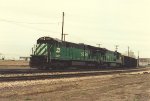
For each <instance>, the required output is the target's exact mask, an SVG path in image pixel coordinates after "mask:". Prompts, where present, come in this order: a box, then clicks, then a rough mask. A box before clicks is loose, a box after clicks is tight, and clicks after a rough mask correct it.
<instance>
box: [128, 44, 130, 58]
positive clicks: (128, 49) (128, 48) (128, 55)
mask: <svg viewBox="0 0 150 101" xmlns="http://www.w3.org/2000/svg"><path fill="white" fill-rule="evenodd" d="M129 48H130V47H129V46H128V56H129Z"/></svg>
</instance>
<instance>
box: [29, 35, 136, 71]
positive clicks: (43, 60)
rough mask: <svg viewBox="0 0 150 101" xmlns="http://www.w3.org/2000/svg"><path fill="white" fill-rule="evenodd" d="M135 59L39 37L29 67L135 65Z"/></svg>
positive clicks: (66, 67)
mask: <svg viewBox="0 0 150 101" xmlns="http://www.w3.org/2000/svg"><path fill="white" fill-rule="evenodd" d="M136 66H137V59H135V58H132V57H128V56H124V55H122V54H121V53H119V52H117V51H110V50H107V49H105V48H99V47H94V46H91V45H86V44H77V43H71V42H66V41H61V40H59V39H55V38H51V37H41V38H39V39H38V40H37V44H36V46H35V47H34V48H33V49H32V55H31V58H30V67H32V68H38V69H49V68H51V69H68V68H72V67H73V68H106V67H111V68H115V67H130V68H131V67H136Z"/></svg>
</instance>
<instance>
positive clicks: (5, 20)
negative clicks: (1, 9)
mask: <svg viewBox="0 0 150 101" xmlns="http://www.w3.org/2000/svg"><path fill="white" fill-rule="evenodd" d="M0 21H3V22H9V23H23V24H59V23H61V22H23V21H14V20H7V19H3V18H0Z"/></svg>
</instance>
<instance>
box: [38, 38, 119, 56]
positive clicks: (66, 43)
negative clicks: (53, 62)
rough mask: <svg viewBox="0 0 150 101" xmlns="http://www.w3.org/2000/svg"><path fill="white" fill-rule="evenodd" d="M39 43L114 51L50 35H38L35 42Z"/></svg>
mask: <svg viewBox="0 0 150 101" xmlns="http://www.w3.org/2000/svg"><path fill="white" fill-rule="evenodd" d="M39 43H56V44H64V45H66V47H67V46H74V47H80V48H81V47H82V48H83V47H87V48H89V49H91V50H95V51H103V52H106V51H109V52H114V51H111V50H108V49H106V48H100V47H95V46H91V45H87V44H84V43H78V44H77V43H72V42H67V41H62V40H59V39H57V38H51V37H47V36H45V37H40V38H39V39H38V40H37V44H39ZM117 53H118V52H117Z"/></svg>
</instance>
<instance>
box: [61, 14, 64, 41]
mask: <svg viewBox="0 0 150 101" xmlns="http://www.w3.org/2000/svg"><path fill="white" fill-rule="evenodd" d="M64 15H65V14H64V12H63V14H62V33H61V40H62V41H63V34H64Z"/></svg>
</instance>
